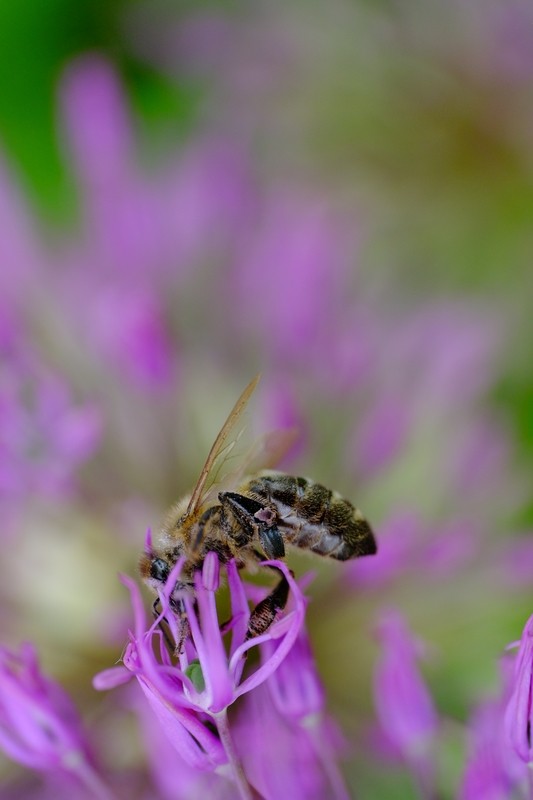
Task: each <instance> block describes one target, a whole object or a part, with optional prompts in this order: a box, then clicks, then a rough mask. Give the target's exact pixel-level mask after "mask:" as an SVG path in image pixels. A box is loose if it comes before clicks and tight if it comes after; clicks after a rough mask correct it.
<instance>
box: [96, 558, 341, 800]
mask: <svg viewBox="0 0 533 800" xmlns="http://www.w3.org/2000/svg"><path fill="white" fill-rule="evenodd" d="M262 566H263V567H266V568H271V569H274V570H275V571H276V572H278V573H280V574H281V575H282V576H284V578H285V579H286V581H287V582H288V585H289V587H290V601H289V603H290V605H289V609H288V611H286V612H285V613H283V614H282V615H280V616H279V617H278V619H276V620H275V621H274V623H273V624H272V625H271V626H270V627H269V628H268V630H267V631H266V632H265V633H263V634H261V635H260V636H257V637H255V638H248V637H247V631H248V621H249V619H250V608H249V603H248V599H247V587H246V586H245V584H244V583H243V582H242V580H241V578H240V575H239V572H238V570H237V567H236V564H235V561H234V560H232V561H230V562H229V563H228V564H227V565H226V574H227V581H228V588H229V594H230V599H231V619H230V621H229V622H228V623H227V624H226V625H224V626H221V625H220V621H219V618H218V612H217V606H216V598H215V594H216V592H217V590H218V588H219V582H220V576H219V571H220V567H219V562H218V556H217V555H216V554H215V553H208V555H207V557H206V559H205V562H204V566H203V568H202V570H201V571H198V572H197V573H196V574H195V587H194V597H193V596H191V595H189V594H187V593H183V597H182V602H183V604H184V607H185V610H186V615H187V624H188V627H189V629H190V637H188V638H187V639H186V641H185V642H184V643H183V646H181V645H182V635H181V633H180V631H179V628H178V623H177V620H176V618H175V616H174V615H173V613H172V611H171V610H170V609H169V596H170V594H171V593H172V592H173V590H174V587H175V584H176V581H177V579H178V578H179V574H180V571H181V569H182V567H183V559H180V560H179V561H178V562H177V563H176V565H175V567H174V568H173V570H172V572H171V574H170V576H169V577H168V579H167V582H166V585H165V588H164V589H162V590H161V591H160V595H159V600H160V612H159V614H158V615H157V617H156V619H155V620H154V622H153V623H152V624H151V625H150V626H149V627H148V628H147V623H146V617H145V612H144V606H143V603H142V599H141V596H140V593H139V589H138V587H137V585H136V584H135V583H134V582H133V581H132V580H131V579H129V578H126V577H125V578H123V582H124V584H125V585H126V586H127V587H128V589H129V591H130V594H131V600H132V606H133V612H134V621H135V626H134V630H133V632H132V633H131V634H130V642H129V644H128V646H127V648H126V651H125V654H124V657H123V666H119V667H114V668H112V669H110V670H106V671H105V672H103V673H101V674H100V675H98V676H97V677H96V678H95V686H96V688H98V689H108V688H112V687H113V686H117V685H119V684H121V683H123V682H125V681H128V680H129V679H130V678H131V677H135V678H136V679H137V682H138V685H139V687H140V688H141V690H142V693H143V695H144V697H145V698H146V701H147V703H148V705H149V707H150V709H151V712H152V713H153V715H154V717H155V719H156V720H157V722H158V723H159V725H160V730H161V731H163V732H164V734H165V735H166V737H167V739H168V742H170V744H171V745H172V747H173V748H174V749H175V751H176V754H177V757H178V759H179V761H180V762H183V763H184V765H185V771H186V773H187V775H188V778H187V781H185V782H184V781H182V780H177V781H176V784H175V785H174V787H173V792H174V794H173V796H174V797H187V796H189V795H188V794H187V793H188V792H189V791H190V786H191V785H193V784H194V785H196V788H197V790H198V791H199V788H200V786H201V785H204V786H205V785H206V773H207V774H209V773H212V775H211V777H210V781H209V786H210V792H211V793H212V795H211V796H213V797H215V796H216V797H219V796H221V797H223V796H231V791H232V790H231V788H229V787H228V786H227V785H225V784H226V783H227V781H224V776H225V777H226V779H227V778H229V779H230V780H233V781H234V784H235V785H234V787H233V792H234V793H238V794H239V796H240V797H242V798H245V799H246V798H252V797H255V796H257V795H256V791H257V790H259V792H260V795H261V796H262V797H264V798H266V800H269V798H272V800H274V798H276V797H279V787H282V786H285V787H287V786H288V785H289V782H290V785H291V786H292V792H291V796H294V797H295V798H301V800H305V798H313V797H316V798H318V797H320V796H322V795H321V787H323V786H324V781H325V780H326V779H327V778H328V777H329V776H333V782H332V791H334V793H335V794H334V795H330V796H337V797H346V794H345V791H344V789H343V785H342V780H341V778H340V775H339V774H338V773H337V772H336V770H335V766H334V764H335V762H334V758H333V756H334V753H332V752H331V753H328V755H327V757H324V752H325V751H324V750H322V751H321V750H320V748H327V747H328V746H329V745H328V739H327V736H326V739H325V740H324V741H322V742H321V741H320V740H321V738H322V734H323V732H324V731H325V728H326V722H325V719H324V692H323V689H322V686H321V683H320V681H319V678H318V675H317V673H316V670H315V667H314V664H313V659H312V657H311V655H310V650H309V645H308V642H307V638H306V635H305V633H304V626H303V625H304V614H305V606H306V601H305V598H304V596H303V594H302V592H301V589H300V588H299V586H298V584H297V582H296V581H295V580H294V578H293V577H292V574H291V572H290V570H289V569H288V568H287V566H286V565H285V564H283V563H282V562H280V561H265V562H263V564H262ZM248 588H249V589H250V590H251V589H252V588H253V587H248ZM256 588H257V587H256ZM249 593H250V594H251V595H252V596H253V598H254V601H255V600H257V598H258V597H259V596H260V595H261V594H262V595H263V596H264V595H265V591H264V590H259V592H257V591H255V592H254V591H251V592H249ZM165 625H167V626H168V627H167V628H166V632H165V633H164V632H163V631H164V627H163V626H165ZM226 635H227V637H228V638H229V643H228V644H227V645H226V644H225V641H224V640H225V637H226ZM180 646H181V649H180V651H179V652H177V650H178V648H180ZM256 648H257V649H258V650H259V654H260V661H259V664H257V665H256V667H255V668H253V669H252V670H250V671H249V672H248V671H247V673H245V672H244V669H245V665H246V663H247V656H249V655H250V656H251V653H252V651H254V650H255V649H256ZM248 695H250V697H249V699H248ZM268 695H270V697H269V696H268ZM239 698H245V699H246V702H245V703H244V707H243V709H242V710H241V711H240V712H239V711H237V714H238V716H237V722H236V725H237V730H236V734H235V736H234V735H233V734H232V733H231V731H230V726H229V720H228V709H229V708H230V707H231V706H233V704H234V703H235V702H236V701H237V700H238V699H239ZM258 706H259V707H261V708H262V709H263V711H261V710H259V708H258ZM267 709H268V710H267ZM257 726H260V730H259V729H258V728H257ZM265 737H266V738H267V740H268V741H265ZM269 742H271V744H269ZM282 743H283V744H282ZM319 746H320V748H319ZM274 750H275V751H276V752H277V754H278V755H279V756H280V759H279V760H278V759H276V760H275V761H273V760H272V759H271V756H272V753H273V751H274ZM319 752H322V757H319ZM302 757H304V758H305V760H306V763H307V767H308V769H309V770H312V771H314V774H313V775H312V776H311V774H310V773H309V772H307V774H302V773H300V771H299V768H298V764H299V761H300V760H301V759H302ZM274 764H275V769H274V767H273V765H274ZM243 765H244V766H243ZM321 771H323V772H324V773H325V774H321ZM215 775H216V776H219V777H220V781H219V783H218V784H217V782H216V781H215V779H214V776H215ZM248 776H249V777H248ZM251 784H253V785H254V787H255V788H253V787H252V785H251ZM233 796H235V794H234V795H233Z"/></svg>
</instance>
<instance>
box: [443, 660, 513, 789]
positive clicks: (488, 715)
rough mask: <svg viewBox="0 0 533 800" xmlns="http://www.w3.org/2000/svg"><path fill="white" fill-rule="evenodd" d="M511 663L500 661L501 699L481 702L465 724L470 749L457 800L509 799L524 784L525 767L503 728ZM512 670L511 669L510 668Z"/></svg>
mask: <svg viewBox="0 0 533 800" xmlns="http://www.w3.org/2000/svg"><path fill="white" fill-rule="evenodd" d="M512 666H513V665H512V663H511V662H510V660H509V658H506V659H504V661H503V662H502V677H503V687H502V692H501V696H500V697H497V698H491V699H488V700H485V701H483V702H482V703H481V704H480V705H479V706H478V707H477V708H476V709H475V710H474V713H473V714H472V717H471V719H470V721H469V724H468V729H469V747H468V755H467V762H466V769H465V771H464V775H463V779H462V783H461V788H460V792H459V798H460V800H478V798H483V799H484V800H510V798H512V797H514V796H515V790H516V789H518V788H519V787H520V786H521V785H522V786H526V785H527V768H526V767H525V765H524V763H523V762H522V761H521V760H520V759H519V757H518V756H517V754H516V752H515V750H514V749H513V747H512V745H511V743H510V741H509V739H508V737H507V735H506V731H505V727H504V713H505V708H506V706H507V704H508V702H509V695H510V691H511V688H512V687H511V681H512ZM509 667H511V669H509Z"/></svg>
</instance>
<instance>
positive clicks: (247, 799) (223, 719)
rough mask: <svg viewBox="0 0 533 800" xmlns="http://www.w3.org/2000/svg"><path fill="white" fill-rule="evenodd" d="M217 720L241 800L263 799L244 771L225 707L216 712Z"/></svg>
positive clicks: (221, 739)
mask: <svg viewBox="0 0 533 800" xmlns="http://www.w3.org/2000/svg"><path fill="white" fill-rule="evenodd" d="M215 720H216V724H217V729H218V734H219V736H220V741H221V742H222V746H223V747H224V750H225V751H226V755H227V757H228V761H229V764H230V767H231V770H232V772H233V778H234V780H235V783H236V785H237V789H238V790H239V797H240V798H241V800H262V797H261V795H260V794H259V793H258V792H257V791H256V790H255V789H254V788H253V787H252V786H250V784H249V783H248V779H247V777H246V775H245V773H244V769H243V766H242V763H241V760H240V758H239V756H238V755H237V751H236V750H235V745H234V744H233V739H232V738H231V733H230V729H229V724H228V713H227V711H226V709H223V710H222V711H220V712H219V713H218V714H215Z"/></svg>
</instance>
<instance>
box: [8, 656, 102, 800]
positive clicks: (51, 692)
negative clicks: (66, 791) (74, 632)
mask: <svg viewBox="0 0 533 800" xmlns="http://www.w3.org/2000/svg"><path fill="white" fill-rule="evenodd" d="M0 747H1V748H2V750H4V752H5V753H6V755H7V756H9V758H12V759H13V760H14V761H17V762H19V763H20V764H22V765H24V766H26V767H28V768H30V769H34V770H38V771H40V772H44V773H50V774H51V775H52V777H53V779H54V780H58V779H59V778H61V777H63V778H64V779H65V783H66V785H68V783H69V782H70V784H71V786H70V789H71V791H75V790H76V786H77V790H78V792H80V791H81V792H82V793H83V796H85V793H87V795H88V796H90V797H92V798H98V799H99V800H100V799H101V800H109V798H111V797H112V794H111V792H110V791H109V790H108V789H107V788H106V786H105V784H104V783H103V782H102V780H101V778H100V777H99V775H98V772H97V771H96V768H95V764H94V759H93V757H92V755H91V751H90V747H89V744H88V741H87V738H86V735H85V733H84V731H83V729H82V724H81V720H80V719H79V717H78V714H77V712H76V710H75V708H74V706H73V705H72V703H71V701H70V698H69V697H68V696H67V695H66V694H65V692H64V691H63V690H62V689H61V687H60V686H59V685H58V684H57V683H55V682H54V681H52V680H50V679H49V678H47V677H46V676H45V675H43V673H42V672H41V670H40V667H39V664H38V661H37V656H36V653H35V651H34V649H33V647H32V646H31V645H29V644H25V645H23V646H22V647H21V650H20V653H19V654H16V653H13V652H11V651H9V650H8V649H7V648H5V647H0ZM72 782H74V785H72Z"/></svg>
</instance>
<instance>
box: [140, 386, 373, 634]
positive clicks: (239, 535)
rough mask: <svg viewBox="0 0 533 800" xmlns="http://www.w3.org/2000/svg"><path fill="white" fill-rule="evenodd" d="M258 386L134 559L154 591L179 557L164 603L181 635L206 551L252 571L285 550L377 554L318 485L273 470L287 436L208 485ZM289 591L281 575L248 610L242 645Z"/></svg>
mask: <svg viewBox="0 0 533 800" xmlns="http://www.w3.org/2000/svg"><path fill="white" fill-rule="evenodd" d="M258 381H259V375H258V376H256V377H255V378H254V379H253V380H252V381H251V382H250V383H249V384H248V386H247V387H246V388H245V390H244V391H243V393H242V394H241V396H240V397H239V399H238V400H237V402H236V403H235V405H234V407H233V409H232V410H231V412H230V414H229V416H228V418H227V420H226V422H225V423H224V425H223V426H222V429H221V430H220V433H219V434H218V436H217V437H216V439H215V442H214V444H213V446H212V447H211V450H210V451H209V455H208V456H207V460H206V462H205V464H204V467H203V469H202V471H201V473H200V477H199V478H198V481H197V483H196V486H195V487H194V489H193V491H192V493H191V494H190V495H187V496H186V497H184V498H183V499H182V500H181V501H180V502H178V503H176V504H175V505H174V506H173V507H172V508H171V509H170V510H169V512H168V514H167V516H166V519H165V520H164V522H163V525H162V527H161V530H160V533H159V537H158V544H157V547H155V548H152V549H151V550H150V552H146V553H144V554H143V556H142V557H141V561H140V572H141V575H142V577H143V578H144V580H145V582H146V583H147V584H148V585H149V586H150V587H151V588H152V589H153V590H155V591H157V588H158V586H161V585H162V584H164V583H165V582H166V580H167V578H168V577H169V575H170V572H171V570H172V568H173V566H174V565H175V564H176V562H177V560H178V559H179V558H181V557H182V556H185V563H184V566H183V569H182V571H181V575H180V580H179V581H178V582H177V583H176V586H175V587H174V589H173V590H172V592H171V594H170V600H169V602H170V607H171V608H172V610H173V611H174V613H175V614H176V615H177V617H178V618H180V619H181V622H182V630H183V631H185V630H186V628H187V623H186V619H185V610H184V605H183V602H182V600H181V599H180V597H183V592H192V591H193V587H194V574H195V572H196V571H198V570H200V569H201V568H202V565H203V562H204V559H205V557H206V555H207V553H209V552H215V553H216V554H217V556H218V559H219V561H220V563H222V564H225V563H227V562H228V561H230V560H231V559H233V558H234V559H235V560H236V563H237V565H238V566H239V567H246V568H248V569H251V570H252V571H253V570H254V568H256V567H257V564H258V563H260V562H261V561H265V560H270V559H283V558H284V557H285V548H286V545H290V546H292V547H298V548H304V549H306V550H309V551H310V552H312V553H317V554H318V555H321V556H328V557H329V558H335V559H337V560H338V561H346V560H347V559H351V558H357V557H359V556H366V555H372V554H374V553H375V552H376V549H377V548H376V541H375V538H374V534H373V533H372V529H371V527H370V525H369V524H368V522H367V521H366V519H365V518H364V517H363V515H362V514H361V512H360V511H359V509H357V508H355V507H354V506H353V505H352V503H350V502H349V501H348V500H345V499H344V498H343V497H341V496H340V495H339V494H338V493H337V492H334V491H331V490H330V489H327V488H326V487H325V486H322V485H321V484H320V483H315V482H314V481H312V480H310V479H308V478H300V477H294V476H292V475H286V474H285V473H283V472H277V471H274V470H273V469H272V467H274V466H275V465H276V464H277V463H278V461H279V460H280V458H281V457H282V456H283V454H284V453H285V452H286V451H287V449H288V447H290V445H291V444H292V442H293V440H294V436H293V432H292V431H289V432H287V431H272V432H270V433H268V434H266V435H265V436H263V437H262V438H261V439H260V440H259V441H258V442H257V443H256V445H255V447H254V448H252V450H251V451H250V452H249V453H248V455H247V456H246V457H245V458H244V459H243V460H242V463H241V464H239V466H238V468H237V469H236V470H235V471H233V472H230V473H229V474H228V475H227V476H226V477H225V478H224V479H223V480H222V481H221V482H216V481H215V478H216V475H217V474H218V471H219V469H220V462H221V460H224V459H225V460H226V461H228V460H229V459H228V453H229V452H230V451H231V449H232V447H233V445H234V443H235V441H236V440H235V439H233V440H231V438H230V436H231V434H232V432H233V431H234V429H235V427H236V425H237V423H238V422H239V420H240V418H241V416H242V413H243V411H244V409H245V408H246V406H247V404H248V401H249V399H250V397H251V395H252V394H253V392H254V390H255V388H256V386H257V383H258ZM280 574H281V573H280ZM288 591H289V586H288V583H287V580H286V578H285V577H284V576H282V578H281V581H280V582H279V583H278V585H277V586H276V587H275V588H274V589H273V591H272V592H271V593H270V594H269V595H268V596H267V597H266V598H265V599H264V600H262V601H261V602H260V603H259V604H258V605H257V606H256V608H255V609H254V610H253V611H252V614H251V616H250V620H249V626H248V638H251V637H253V636H258V635H260V634H262V633H264V632H265V631H266V630H267V629H268V627H269V626H270V625H271V623H272V622H273V621H274V619H275V617H276V614H277V612H278V611H280V610H281V609H282V608H283V607H284V606H285V603H286V601H287V597H288ZM157 602H158V601H156V603H155V604H154V609H155V608H156V604H157ZM184 635H185V634H184ZM182 644H183V641H182V642H181V644H180V646H181V645H182Z"/></svg>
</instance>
